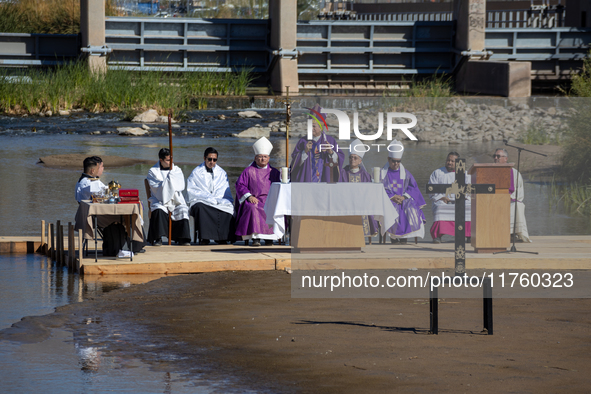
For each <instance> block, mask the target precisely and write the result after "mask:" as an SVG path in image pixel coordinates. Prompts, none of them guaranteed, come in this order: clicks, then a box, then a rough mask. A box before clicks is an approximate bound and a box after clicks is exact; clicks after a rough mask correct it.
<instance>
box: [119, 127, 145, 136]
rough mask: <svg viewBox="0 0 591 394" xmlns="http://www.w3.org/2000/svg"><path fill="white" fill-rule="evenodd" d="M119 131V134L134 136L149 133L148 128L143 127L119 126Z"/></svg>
mask: <svg viewBox="0 0 591 394" xmlns="http://www.w3.org/2000/svg"><path fill="white" fill-rule="evenodd" d="M117 132H118V134H119V135H129V136H134V137H137V136H142V135H146V134H148V130H144V129H142V128H141V127H117Z"/></svg>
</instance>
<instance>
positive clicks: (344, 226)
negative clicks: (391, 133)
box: [265, 183, 398, 250]
mask: <svg viewBox="0 0 591 394" xmlns="http://www.w3.org/2000/svg"><path fill="white" fill-rule="evenodd" d="M265 213H266V214H267V224H269V225H273V229H274V231H277V230H279V231H280V233H279V234H278V235H283V233H284V232H285V225H284V216H285V215H292V216H294V221H295V223H294V226H293V231H294V234H293V237H292V240H293V243H294V246H295V247H296V249H299V250H307V249H324V250H330V249H349V248H350V247H351V246H353V247H354V248H355V249H360V248H361V247H362V245H365V240H364V237H363V228H362V227H361V216H365V215H373V216H374V218H375V219H376V220H378V221H379V222H380V225H381V229H382V233H385V232H386V230H387V229H389V228H390V227H392V225H393V224H394V223H395V222H396V219H397V218H398V212H397V211H396V209H395V208H394V206H393V205H392V202H391V201H390V199H389V198H388V195H387V194H386V191H385V189H384V186H383V185H382V184H381V183H337V184H329V183H288V184H282V183H273V184H272V185H271V188H270V190H269V195H268V196H267V201H266V203H265ZM276 234H277V232H276ZM326 234H336V235H337V236H333V237H326V236H325V235H326ZM341 241H343V242H341Z"/></svg>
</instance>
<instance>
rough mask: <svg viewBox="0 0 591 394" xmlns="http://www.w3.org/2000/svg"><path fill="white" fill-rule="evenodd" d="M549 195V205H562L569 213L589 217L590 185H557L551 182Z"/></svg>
mask: <svg viewBox="0 0 591 394" xmlns="http://www.w3.org/2000/svg"><path fill="white" fill-rule="evenodd" d="M588 183H589V182H588ZM551 193H552V198H551V199H550V203H551V205H553V206H557V205H558V204H560V203H563V204H564V206H565V208H566V209H567V210H568V211H569V212H571V213H578V214H581V215H588V216H591V185H590V184H583V183H579V182H569V183H566V184H562V185H558V184H556V183H555V182H554V181H552V184H551Z"/></svg>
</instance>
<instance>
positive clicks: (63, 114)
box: [59, 110, 70, 116]
mask: <svg viewBox="0 0 591 394" xmlns="http://www.w3.org/2000/svg"><path fill="white" fill-rule="evenodd" d="M59 114H60V115H61V116H69V115H70V111H62V110H60V111H59Z"/></svg>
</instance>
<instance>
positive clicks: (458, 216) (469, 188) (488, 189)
mask: <svg viewBox="0 0 591 394" xmlns="http://www.w3.org/2000/svg"><path fill="white" fill-rule="evenodd" d="M427 193H428V194H435V193H445V196H446V197H448V198H449V197H451V195H452V194H455V197H456V203H455V227H456V228H455V234H456V235H455V239H456V247H455V270H456V276H464V274H465V273H466V195H468V194H495V185H493V184H491V185H488V184H466V160H465V159H460V158H458V159H456V179H455V180H454V181H453V183H452V184H451V185H431V184H428V185H427Z"/></svg>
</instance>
